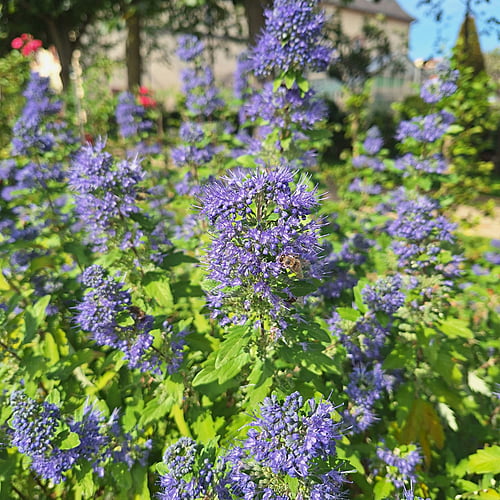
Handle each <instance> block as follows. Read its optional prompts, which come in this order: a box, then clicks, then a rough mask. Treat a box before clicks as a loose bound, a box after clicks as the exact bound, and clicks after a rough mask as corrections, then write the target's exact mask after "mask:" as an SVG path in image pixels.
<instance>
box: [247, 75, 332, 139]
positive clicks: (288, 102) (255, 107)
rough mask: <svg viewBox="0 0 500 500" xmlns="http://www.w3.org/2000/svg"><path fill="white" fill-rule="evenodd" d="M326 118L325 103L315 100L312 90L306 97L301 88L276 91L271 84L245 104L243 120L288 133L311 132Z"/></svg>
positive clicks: (295, 87) (280, 88)
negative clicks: (260, 121) (296, 131)
mask: <svg viewBox="0 0 500 500" xmlns="http://www.w3.org/2000/svg"><path fill="white" fill-rule="evenodd" d="M326 114H327V108H326V105H325V103H324V102H323V101H322V100H320V99H317V98H315V94H314V92H313V91H312V90H309V91H307V92H306V93H302V92H301V91H300V90H299V88H298V87H297V86H294V87H292V88H291V89H287V88H286V87H284V86H280V87H279V88H278V89H276V90H275V89H273V84H272V82H269V83H266V84H265V85H264V88H263V89H262V91H261V92H256V93H255V94H254V95H253V96H252V97H250V99H249V100H248V102H246V103H245V104H244V106H243V108H242V116H241V117H240V119H242V120H245V119H248V120H250V121H253V122H254V121H257V120H263V121H264V122H267V123H268V124H269V125H270V126H271V127H277V128H281V129H285V130H288V129H291V128H295V129H298V130H311V129H312V128H313V127H314V125H315V124H316V123H317V122H319V121H321V120H323V119H325V118H326Z"/></svg>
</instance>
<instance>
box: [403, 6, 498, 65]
mask: <svg viewBox="0 0 500 500" xmlns="http://www.w3.org/2000/svg"><path fill="white" fill-rule="evenodd" d="M398 2H399V5H401V7H403V9H405V10H406V12H408V14H410V15H411V16H413V17H415V18H416V19H417V21H415V22H414V23H413V24H412V27H411V31H410V58H411V59H416V58H418V57H421V58H423V59H428V58H429V57H430V56H439V55H449V54H450V50H451V48H452V47H453V45H454V44H455V42H456V39H457V36H458V31H459V30H460V25H461V24H462V20H463V16H464V12H465V7H464V1H462V0H441V4H442V6H443V10H444V16H443V18H442V20H441V21H440V22H439V23H438V22H436V21H435V20H434V18H433V16H432V15H430V14H429V13H428V10H427V9H426V8H425V7H417V4H418V0H398ZM483 3H485V2H483ZM475 12H476V26H477V28H478V31H479V32H480V34H479V37H480V42H481V49H482V50H483V52H489V51H491V50H493V49H494V48H495V47H500V40H498V38H497V34H496V33H495V32H494V31H493V30H492V33H491V34H489V35H488V34H486V33H481V31H483V30H484V29H485V28H486V27H487V26H486V23H485V22H484V20H486V19H487V18H488V17H492V16H496V17H497V18H500V0H490V2H489V4H487V3H485V5H484V6H481V7H478V8H475Z"/></svg>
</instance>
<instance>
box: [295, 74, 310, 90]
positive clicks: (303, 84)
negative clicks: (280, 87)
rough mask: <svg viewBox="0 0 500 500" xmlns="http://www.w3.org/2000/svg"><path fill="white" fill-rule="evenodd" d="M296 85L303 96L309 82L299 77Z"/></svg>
mask: <svg viewBox="0 0 500 500" xmlns="http://www.w3.org/2000/svg"><path fill="white" fill-rule="evenodd" d="M297 85H298V87H299V89H300V90H301V91H302V92H303V93H304V94H305V93H306V92H307V91H308V90H309V88H310V86H309V82H308V81H307V80H306V79H305V78H302V77H299V78H298V79H297Z"/></svg>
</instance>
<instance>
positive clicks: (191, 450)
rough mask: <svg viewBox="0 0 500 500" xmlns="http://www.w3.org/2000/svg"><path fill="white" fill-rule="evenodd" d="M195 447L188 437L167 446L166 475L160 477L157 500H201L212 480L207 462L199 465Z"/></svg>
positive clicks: (210, 466)
mask: <svg viewBox="0 0 500 500" xmlns="http://www.w3.org/2000/svg"><path fill="white" fill-rule="evenodd" d="M200 461H201V460H200V458H199V446H198V445H197V444H196V442H195V441H194V440H193V439H191V438H188V437H181V438H180V439H179V440H178V441H177V442H176V443H174V444H172V445H170V446H169V447H168V448H167V449H166V451H165V453H164V455H163V464H164V467H165V468H166V469H167V471H166V472H165V473H164V474H162V475H161V476H160V489H161V491H160V493H159V494H158V498H159V499H160V500H171V499H174V498H175V499H179V500H194V499H196V498H204V497H205V496H206V495H207V493H208V492H209V490H210V488H211V485H212V482H213V479H214V474H213V470H212V469H213V466H212V464H211V463H210V462H209V461H208V459H206V460H203V461H202V463H201V464H200V463H199V462H200Z"/></svg>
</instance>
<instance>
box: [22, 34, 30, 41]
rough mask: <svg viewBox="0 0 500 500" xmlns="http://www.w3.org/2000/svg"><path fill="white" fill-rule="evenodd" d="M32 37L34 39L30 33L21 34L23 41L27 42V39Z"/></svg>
mask: <svg viewBox="0 0 500 500" xmlns="http://www.w3.org/2000/svg"><path fill="white" fill-rule="evenodd" d="M32 39H33V37H32V36H31V35H28V33H23V34H22V35H21V40H22V41H23V42H25V41H26V40H32Z"/></svg>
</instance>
